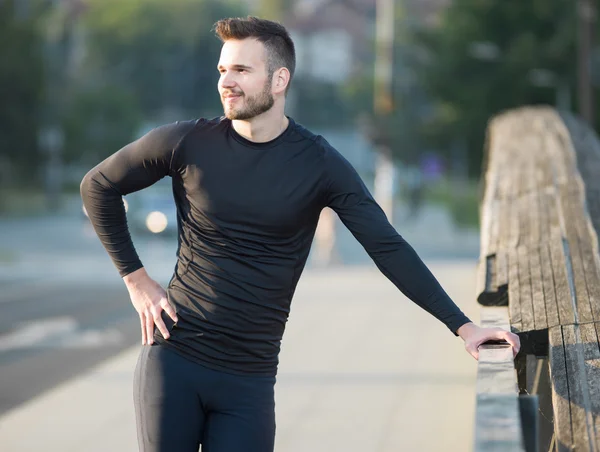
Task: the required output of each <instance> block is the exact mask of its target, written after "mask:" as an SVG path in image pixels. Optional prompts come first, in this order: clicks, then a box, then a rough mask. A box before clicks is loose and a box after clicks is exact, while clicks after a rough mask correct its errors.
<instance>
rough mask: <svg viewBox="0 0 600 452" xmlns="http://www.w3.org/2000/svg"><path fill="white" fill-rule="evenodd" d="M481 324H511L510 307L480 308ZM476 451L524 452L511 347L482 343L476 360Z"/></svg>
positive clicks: (498, 325)
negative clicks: (509, 320)
mask: <svg viewBox="0 0 600 452" xmlns="http://www.w3.org/2000/svg"><path fill="white" fill-rule="evenodd" d="M481 324H482V326H486V327H500V328H506V327H508V309H507V308H481ZM476 390H477V398H476V408H475V444H474V447H473V450H474V451H477V452H484V451H490V450H497V451H524V450H525V449H524V445H523V434H522V430H521V415H520V411H519V399H518V388H517V378H516V374H515V368H514V361H513V355H512V347H510V346H509V345H482V346H481V347H480V348H479V360H478V362H477V384H476Z"/></svg>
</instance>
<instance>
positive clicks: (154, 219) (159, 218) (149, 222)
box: [146, 212, 168, 234]
mask: <svg viewBox="0 0 600 452" xmlns="http://www.w3.org/2000/svg"><path fill="white" fill-rule="evenodd" d="M167 224H168V221H167V216H166V215H165V214H164V213H162V212H151V213H149V214H148V216H147V217H146V227H147V228H148V230H149V231H150V232H153V233H154V234H159V233H161V232H163V231H164V230H165V229H167Z"/></svg>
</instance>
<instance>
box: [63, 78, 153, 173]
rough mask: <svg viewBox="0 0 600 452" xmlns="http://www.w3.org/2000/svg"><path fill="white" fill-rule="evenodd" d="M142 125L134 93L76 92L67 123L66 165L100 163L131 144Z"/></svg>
mask: <svg viewBox="0 0 600 452" xmlns="http://www.w3.org/2000/svg"><path fill="white" fill-rule="evenodd" d="M141 122H142V117H141V112H140V110H139V107H138V104H137V101H136V99H135V97H134V96H133V94H132V93H131V91H128V90H125V89H123V87H119V86H103V87H99V88H98V89H97V90H85V91H83V90H82V91H80V92H77V93H75V95H74V99H73V102H72V103H71V105H70V108H69V110H68V112H67V114H66V117H65V122H64V131H65V147H64V154H63V158H64V161H66V162H72V161H78V160H80V159H81V155H82V153H83V154H84V155H85V156H86V160H87V161H91V162H97V161H100V160H101V159H103V158H105V157H107V156H108V155H110V154H112V153H114V152H116V151H117V150H118V149H120V148H121V147H123V146H124V145H125V144H126V143H128V142H130V141H131V140H132V138H133V136H134V134H135V133H136V132H137V130H138V129H139V127H140V125H141Z"/></svg>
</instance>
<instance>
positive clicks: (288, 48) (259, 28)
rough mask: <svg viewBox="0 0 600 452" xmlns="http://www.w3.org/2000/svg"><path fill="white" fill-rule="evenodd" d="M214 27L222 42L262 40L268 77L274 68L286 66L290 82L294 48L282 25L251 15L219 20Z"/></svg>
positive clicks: (293, 67)
mask: <svg viewBox="0 0 600 452" xmlns="http://www.w3.org/2000/svg"><path fill="white" fill-rule="evenodd" d="M214 29H215V33H216V35H217V36H218V37H219V39H220V40H221V41H222V42H225V41H228V40H230V39H239V40H242V39H246V38H255V39H257V40H258V41H259V42H262V43H263V45H264V46H265V48H266V49H267V54H268V61H267V71H268V73H269V77H272V76H273V73H274V72H275V70H277V69H279V68H281V67H286V68H287V69H288V70H289V71H290V83H291V80H292V78H293V77H294V71H295V70H296V49H295V47H294V41H292V38H291V37H290V34H289V33H288V31H287V30H286V28H285V27H284V26H283V25H281V24H280V23H277V22H273V21H271V20H266V19H259V18H258V17H253V16H248V17H246V18H242V17H230V18H227V19H221V20H219V21H218V22H217V23H215V26H214ZM288 88H289V84H288ZM286 92H287V89H286Z"/></svg>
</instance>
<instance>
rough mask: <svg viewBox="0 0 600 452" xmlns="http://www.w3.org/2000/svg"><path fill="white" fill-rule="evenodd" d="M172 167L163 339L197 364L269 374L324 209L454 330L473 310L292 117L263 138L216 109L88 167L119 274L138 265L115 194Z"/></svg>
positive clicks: (90, 205) (89, 194)
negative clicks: (170, 263)
mask: <svg viewBox="0 0 600 452" xmlns="http://www.w3.org/2000/svg"><path fill="white" fill-rule="evenodd" d="M165 176H170V177H171V179H172V184H173V193H174V199H175V203H176V206H177V214H178V231H179V234H178V242H179V246H178V250H177V265H176V268H175V272H174V275H173V277H172V279H171V281H170V283H169V285H168V287H167V294H168V298H169V301H170V302H171V303H172V304H173V305H174V307H175V309H176V311H177V316H178V321H177V323H176V324H175V325H172V324H171V325H170V329H171V338H170V339H169V340H168V341H165V340H164V339H163V338H162V336H161V334H160V332H158V330H157V329H156V333H155V339H156V341H157V342H160V343H163V344H165V345H167V346H170V347H173V348H174V349H175V350H176V351H178V352H180V353H181V354H183V355H185V356H187V357H189V358H190V359H192V360H195V361H196V362H199V363H201V364H203V365H206V366H208V367H211V368H213V369H217V370H223V371H227V372H231V373H238V374H251V375H268V376H272V375H275V374H276V372H277V363H278V355H279V351H280V344H281V339H282V336H283V332H284V328H285V324H286V321H287V318H288V314H289V311H290V303H291V300H292V297H293V295H294V291H295V289H296V284H297V283H298V280H299V278H300V275H301V273H302V271H303V269H304V266H305V263H306V260H307V257H308V254H309V251H310V246H311V242H312V240H313V236H314V233H315V229H316V225H317V221H318V219H319V214H320V212H321V210H322V209H323V208H324V207H327V206H328V207H331V208H332V209H333V210H334V211H335V212H336V213H337V214H338V215H339V217H340V219H341V220H342V222H343V223H344V224H345V226H346V227H347V228H348V229H349V230H350V231H351V232H352V234H353V235H354V237H356V239H357V240H358V241H359V242H360V243H361V244H362V246H363V247H364V248H365V250H366V251H367V253H368V254H369V255H370V256H371V258H372V259H373V261H374V262H375V264H376V265H377V267H378V268H379V269H380V270H381V272H382V273H383V274H384V275H385V276H386V277H387V278H388V279H389V280H390V281H391V282H392V283H394V284H395V285H396V286H397V287H398V288H399V289H400V290H401V291H402V292H403V293H404V294H405V295H406V296H407V297H408V298H410V299H411V300H412V301H414V302H415V303H417V304H418V305H419V306H421V307H422V308H423V309H425V310H426V311H428V312H429V313H431V314H432V315H433V316H435V317H436V318H437V319H439V320H440V321H441V322H443V323H444V324H445V325H446V326H447V327H448V328H449V329H450V330H451V331H452V332H454V333H455V334H456V330H457V329H458V328H459V327H460V326H462V325H463V324H465V323H467V322H469V321H470V320H469V319H468V318H467V317H466V316H465V315H464V314H463V313H462V312H461V310H460V309H459V308H458V307H457V306H456V305H455V304H454V303H453V302H452V300H451V299H450V297H449V296H448V295H447V294H446V292H445V291H444V290H443V289H442V287H441V286H440V284H439V283H438V282H437V280H436V279H435V277H434V276H433V275H432V274H431V272H430V271H429V270H428V268H427V267H426V266H425V265H424V263H423V262H422V261H421V259H420V258H419V257H418V255H417V254H416V253H415V251H414V250H413V248H412V247H411V246H410V245H409V244H408V243H407V242H406V241H405V240H404V239H403V238H402V237H401V236H400V235H399V234H398V233H397V232H396V230H395V229H394V228H393V227H392V226H391V225H390V223H389V222H388V220H387V217H386V215H385V214H384V212H383V211H382V209H381V208H380V207H379V206H378V204H377V203H376V202H375V201H374V199H373V197H372V196H371V194H370V193H369V191H368V189H367V188H366V187H365V185H364V183H363V181H362V180H361V178H360V177H359V175H358V174H357V173H356V171H355V170H354V168H353V167H352V166H351V165H350V164H349V163H348V161H347V160H346V159H345V158H344V157H343V156H342V155H341V154H340V153H339V152H338V151H336V150H335V149H334V148H333V147H332V146H330V145H329V143H327V141H326V140H325V139H324V138H323V137H321V136H317V135H314V134H312V133H311V132H309V131H308V130H307V129H305V128H303V127H302V126H301V125H299V124H297V123H295V122H294V121H293V120H292V119H291V118H290V122H289V126H288V127H287V129H286V130H285V131H284V132H283V133H282V134H281V135H280V136H279V137H277V138H275V139H274V140H272V141H269V142H266V143H254V142H251V141H249V140H247V139H245V138H244V137H242V136H241V135H239V134H238V133H237V132H236V131H235V130H234V128H233V127H232V123H231V121H230V120H228V119H225V118H217V119H213V120H206V119H200V120H195V121H186V122H177V123H174V124H169V125H165V126H162V127H158V128H156V129H154V130H152V131H151V132H149V133H148V134H146V135H145V136H143V137H142V138H140V139H138V140H137V141H135V142H133V143H131V144H128V145H127V146H125V147H124V148H122V149H121V150H119V151H118V152H117V153H115V154H114V155H112V156H111V157H109V158H108V159H106V160H105V161H103V162H102V163H100V164H99V165H98V166H96V167H95V168H93V169H92V170H91V171H90V172H89V173H88V174H87V175H86V176H85V178H84V179H83V181H82V184H81V194H82V198H83V201H84V205H85V207H86V209H87V212H88V215H89V218H90V220H91V222H92V224H93V226H94V228H95V231H96V233H97V234H98V236H99V238H100V240H101V241H102V244H103V245H104V247H105V248H106V250H107V251H108V253H109V255H110V257H111V258H112V260H113V262H114V263H115V265H116V267H117V269H118V270H119V272H120V274H121V276H125V275H127V274H129V273H131V272H133V271H135V270H137V269H139V268H141V267H142V263H141V262H140V259H139V257H138V255H137V253H136V251H135V248H134V245H133V243H132V240H131V237H130V235H129V231H128V228H127V221H126V214H125V210H124V207H123V204H122V201H121V197H122V196H124V195H127V194H128V193H132V192H135V191H137V190H141V189H143V188H145V187H148V186H149V185H151V184H153V183H155V182H156V181H158V180H159V179H161V178H163V177H165Z"/></svg>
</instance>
